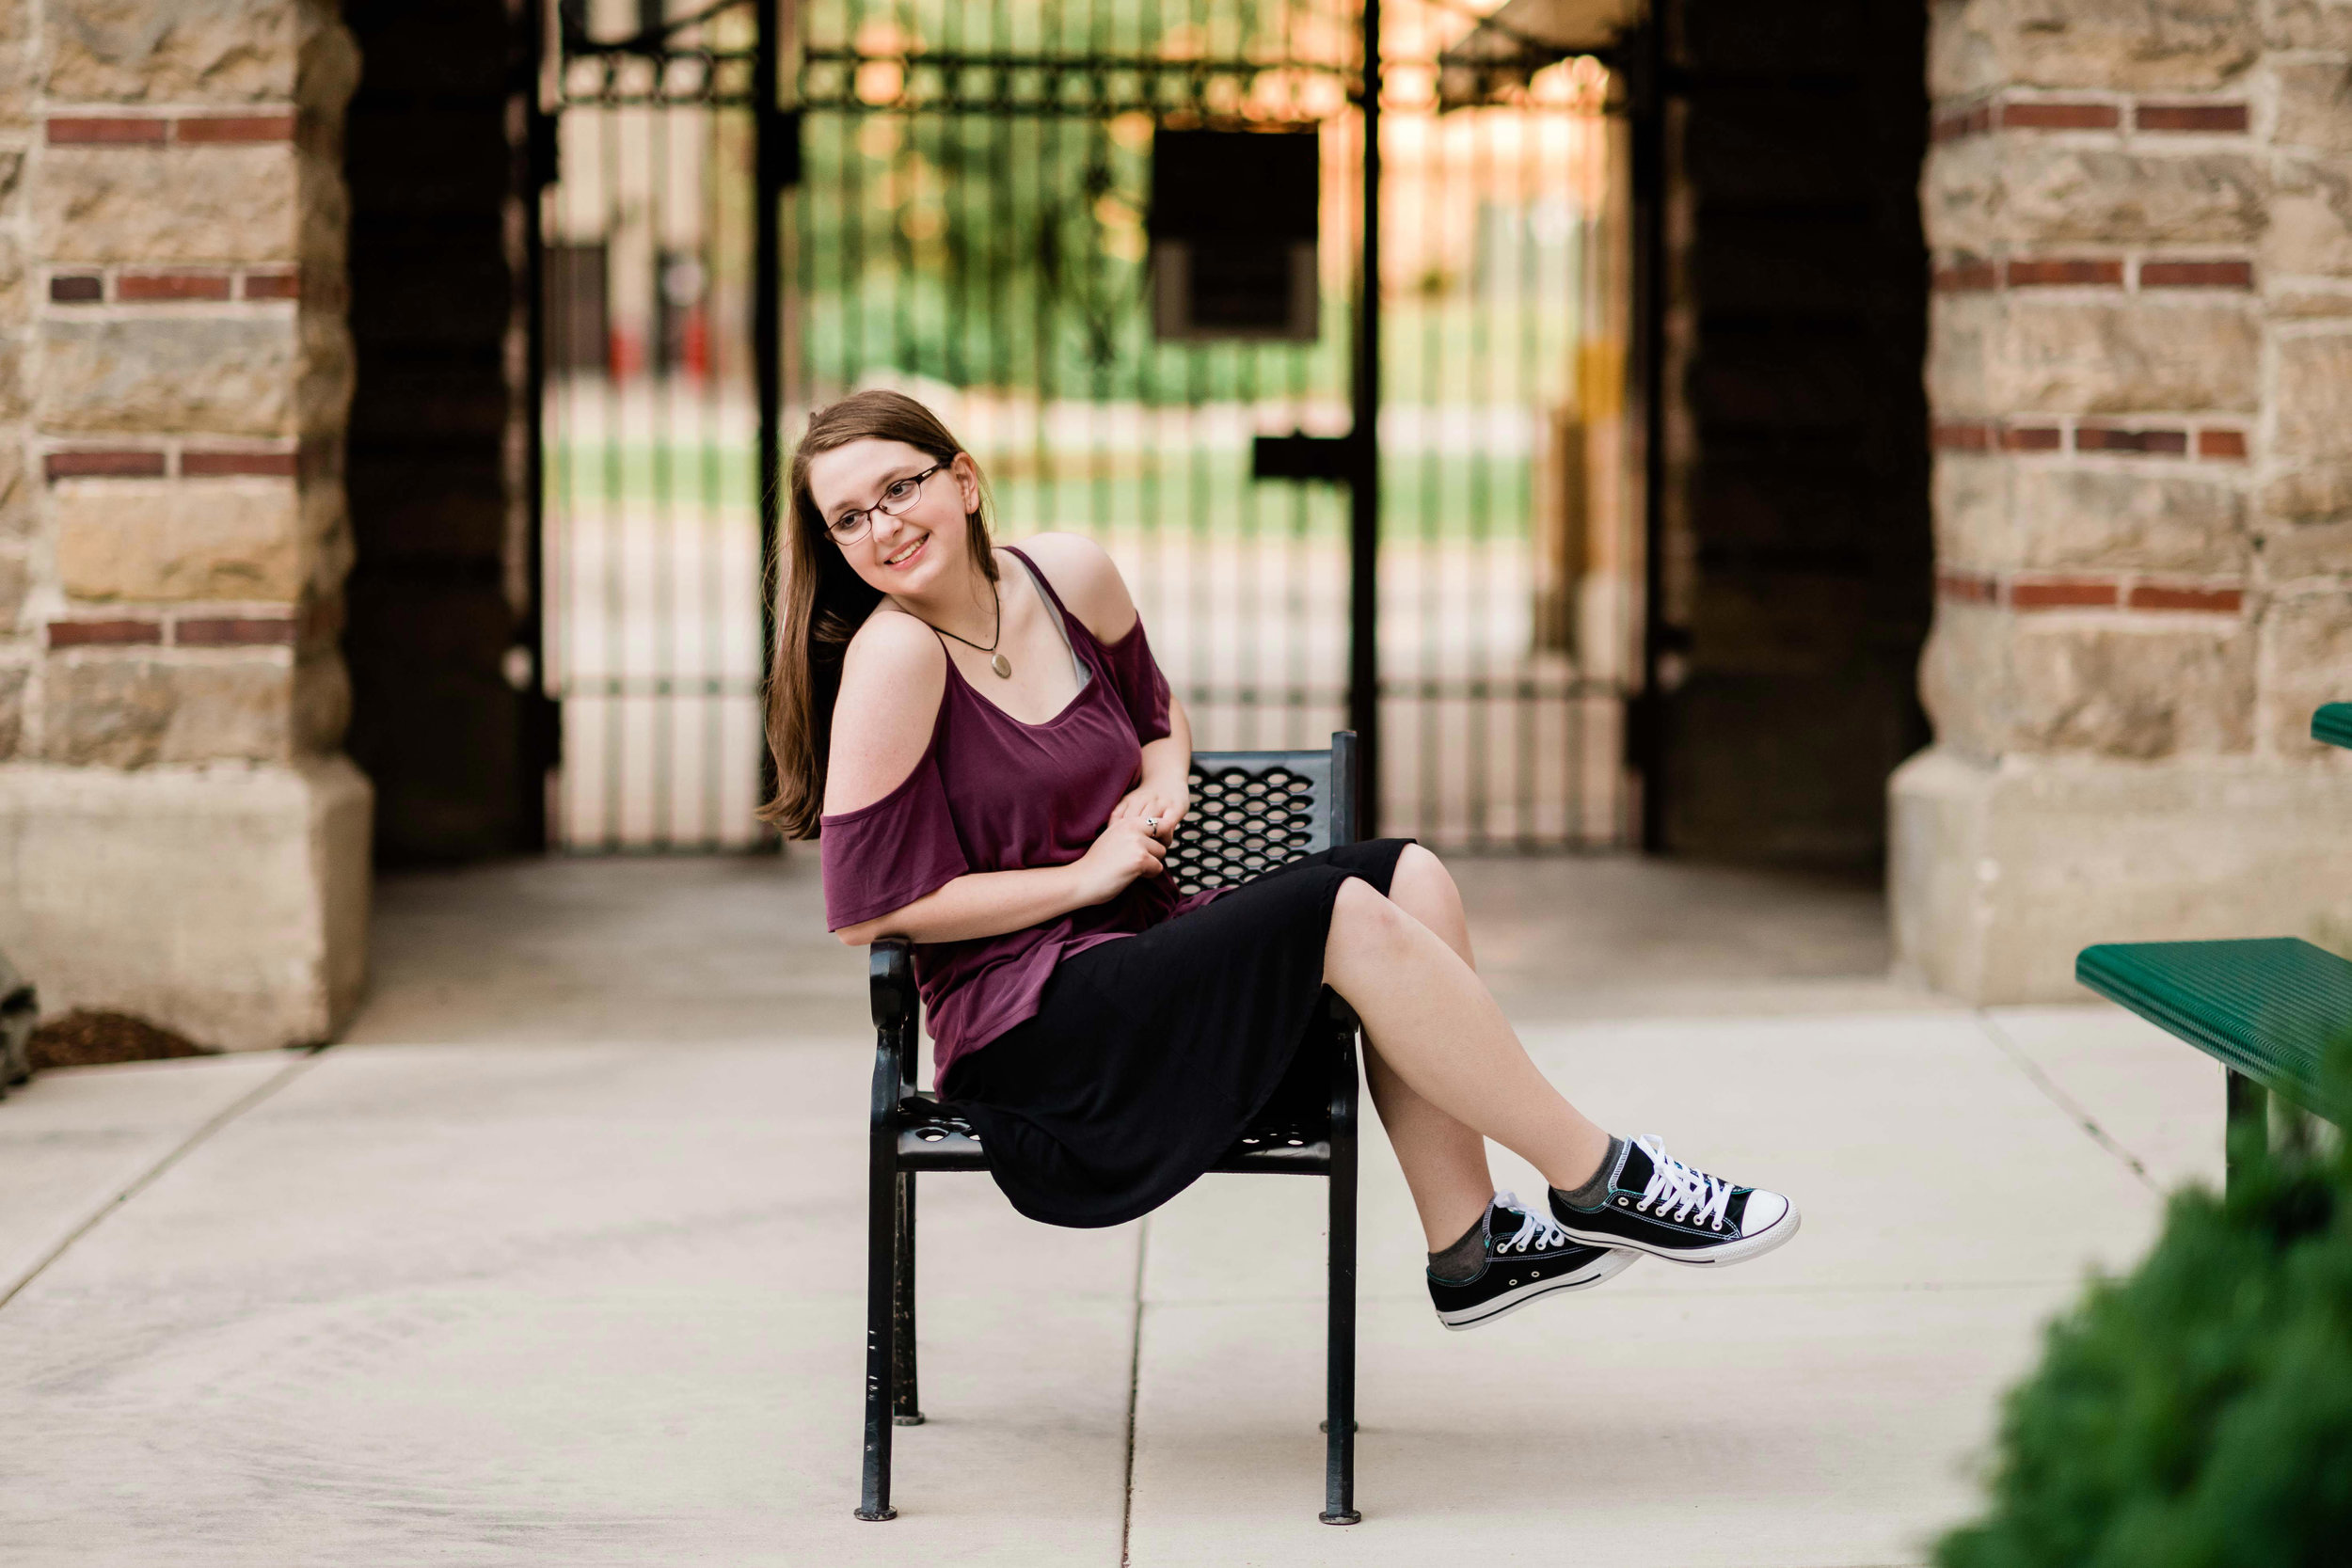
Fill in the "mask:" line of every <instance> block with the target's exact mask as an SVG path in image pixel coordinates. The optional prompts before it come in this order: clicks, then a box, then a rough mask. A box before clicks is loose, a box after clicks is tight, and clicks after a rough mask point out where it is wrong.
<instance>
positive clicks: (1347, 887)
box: [1330, 877, 1412, 950]
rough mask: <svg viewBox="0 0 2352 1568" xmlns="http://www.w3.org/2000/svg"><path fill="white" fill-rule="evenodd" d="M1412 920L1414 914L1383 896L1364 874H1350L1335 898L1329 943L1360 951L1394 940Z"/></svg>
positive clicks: (1344, 948) (1332, 907)
mask: <svg viewBox="0 0 2352 1568" xmlns="http://www.w3.org/2000/svg"><path fill="white" fill-rule="evenodd" d="M1411 921H1412V916H1410V915H1408V914H1406V912H1405V911H1403V910H1400V909H1398V908H1397V907H1396V906H1395V905H1394V904H1392V903H1391V902H1390V901H1389V900H1388V899H1386V898H1384V897H1382V896H1381V895H1380V890H1379V889H1378V888H1376V887H1374V886H1373V885H1372V884H1371V883H1370V882H1367V881H1365V880H1364V879H1362V878H1361V877H1350V878H1348V879H1347V880H1345V881H1343V882H1342V883H1341V884H1340V891H1339V896H1338V897H1336V898H1335V899H1333V900H1332V904H1331V939H1330V942H1331V945H1332V946H1334V947H1338V948H1342V949H1343V950H1361V949H1363V948H1365V947H1367V946H1369V945H1371V944H1374V943H1377V942H1388V941H1391V940H1393V938H1394V937H1395V936H1396V934H1397V933H1398V932H1399V931H1401V930H1402V929H1403V928H1404V927H1405V926H1406V925H1407V924H1410V923H1411Z"/></svg>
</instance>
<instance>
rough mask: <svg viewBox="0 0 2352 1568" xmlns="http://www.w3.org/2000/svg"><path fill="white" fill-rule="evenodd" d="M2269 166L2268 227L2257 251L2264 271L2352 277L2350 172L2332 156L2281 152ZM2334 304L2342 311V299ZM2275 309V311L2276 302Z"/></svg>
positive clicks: (2267, 274)
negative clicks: (2271, 169) (2304, 156)
mask: <svg viewBox="0 0 2352 1568" xmlns="http://www.w3.org/2000/svg"><path fill="white" fill-rule="evenodd" d="M2273 167H2274V169H2275V176H2274V180H2273V183H2272V187H2271V198H2270V227H2269V229H2268V230H2266V231H2265V233H2264V235H2263V238H2262V246H2261V250H2260V259H2261V263H2262V269H2263V273H2264V275H2265V277H2271V278H2279V277H2344V276H2346V275H2352V172H2347V170H2346V169H2345V168H2344V165H2343V163H2342V162H2341V161H2340V160H2336V159H2331V158H2294V157H2287V156H2280V157H2279V158H2277V159H2275V160H2274V161H2273ZM2334 304H2335V307H2336V309H2338V310H2339V311H2341V309H2342V308H2343V304H2344V302H2343V301H2342V300H2341V299H2339V300H2337V301H2335V302H2334ZM2273 309H2274V311H2276V310H2278V309H2279V307H2278V306H2277V305H2276V304H2275V303H2274V306H2273ZM2288 313H2295V314H2300V313H2303V312H2302V311H2301V310H2299V309H2295V310H2290V311H2289V312H2288Z"/></svg>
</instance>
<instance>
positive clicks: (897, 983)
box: [866, 937, 922, 1030]
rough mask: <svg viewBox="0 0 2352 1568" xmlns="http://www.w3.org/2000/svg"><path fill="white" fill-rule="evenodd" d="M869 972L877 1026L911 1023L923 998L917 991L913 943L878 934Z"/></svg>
mask: <svg viewBox="0 0 2352 1568" xmlns="http://www.w3.org/2000/svg"><path fill="white" fill-rule="evenodd" d="M866 981H867V987H868V990H869V991H870V993H871V997H872V1001H873V1006H874V1027H875V1028H877V1029H884V1030H890V1029H897V1028H899V1027H901V1026H912V1025H913V1024H914V1020H915V1015H916V1011H917V1009H918V1008H920V1007H921V1006H922V1001H921V999H920V998H919V997H917V996H916V994H915V990H914V943H912V942H909V941H908V940H907V939H906V938H904V937H876V938H875V939H874V945H873V947H872V949H871V950H870V951H869V952H868V954H867V956H866Z"/></svg>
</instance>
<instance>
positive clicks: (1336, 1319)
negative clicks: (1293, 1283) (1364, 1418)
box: [1321, 1057, 1363, 1525]
mask: <svg viewBox="0 0 2352 1568" xmlns="http://www.w3.org/2000/svg"><path fill="white" fill-rule="evenodd" d="M1343 1060H1345V1061H1346V1066H1347V1069H1348V1070H1349V1071H1351V1072H1352V1071H1353V1069H1354V1068H1355V1063H1354V1061H1353V1059H1352V1058H1351V1057H1343ZM1347 1098H1348V1101H1349V1103H1348V1105H1347V1108H1346V1109H1347V1113H1348V1114H1347V1115H1345V1116H1341V1115H1338V1114H1334V1115H1333V1117H1332V1118H1331V1253H1330V1259H1329V1268H1330V1277H1329V1295H1328V1298H1327V1299H1328V1311H1329V1314H1330V1318H1329V1323H1328V1324H1327V1329H1326V1332H1327V1337H1328V1338H1327V1347H1326V1348H1327V1355H1328V1358H1329V1359H1328V1362H1327V1366H1326V1369H1325V1374H1324V1375H1325V1386H1324V1404H1325V1413H1324V1462H1323V1513H1322V1515H1321V1517H1322V1519H1323V1522H1324V1523H1325V1524H1327V1525H1352V1524H1355V1523H1357V1522H1359V1520H1361V1519H1362V1518H1363V1515H1362V1514H1361V1513H1358V1512H1357V1511H1356V1124H1355V1117H1354V1109H1355V1107H1354V1099H1355V1097H1354V1096H1353V1095H1352V1094H1351V1095H1349V1096H1348V1097H1347ZM1338 1109H1339V1108H1338V1107H1337V1106H1336V1105H1335V1106H1334V1111H1335V1113H1336V1112H1337V1110H1338Z"/></svg>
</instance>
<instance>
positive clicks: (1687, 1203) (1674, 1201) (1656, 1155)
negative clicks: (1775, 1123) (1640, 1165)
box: [1633, 1132, 1731, 1230]
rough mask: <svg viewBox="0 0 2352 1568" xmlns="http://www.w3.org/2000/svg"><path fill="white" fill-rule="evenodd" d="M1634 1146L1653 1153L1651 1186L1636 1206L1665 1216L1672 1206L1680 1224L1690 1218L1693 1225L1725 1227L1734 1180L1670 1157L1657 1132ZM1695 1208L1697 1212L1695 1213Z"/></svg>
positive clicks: (1640, 1138) (1651, 1156)
mask: <svg viewBox="0 0 2352 1568" xmlns="http://www.w3.org/2000/svg"><path fill="white" fill-rule="evenodd" d="M1633 1147H1634V1148H1638V1149H1640V1150H1641V1151H1642V1152H1643V1153H1645V1154H1646V1155H1648V1156H1649V1185H1647V1186H1645V1187H1644V1188H1643V1189H1642V1201H1641V1202H1639V1203H1637V1204H1635V1205H1634V1206H1633V1207H1634V1208H1636V1209H1637V1210H1642V1211H1645V1212H1655V1213H1656V1214H1657V1215H1658V1216H1659V1217H1660V1218H1661V1219H1663V1218H1665V1216H1666V1211H1667V1210H1669V1209H1671V1210H1673V1211H1674V1218H1675V1222H1676V1223H1677V1224H1682V1223H1684V1222H1685V1221H1686V1220H1687V1221H1688V1222H1689V1223H1690V1224H1692V1225H1704V1226H1711V1227H1714V1228H1715V1229H1718V1230H1720V1229H1722V1228H1723V1225H1724V1205H1725V1204H1727V1203H1729V1202H1730V1201H1731V1183H1730V1182H1728V1181H1726V1180H1724V1179H1723V1178H1722V1177H1720V1176H1709V1175H1708V1174H1707V1173H1706V1172H1705V1171H1702V1170H1692V1168H1691V1167H1690V1166H1688V1165H1686V1164H1683V1163H1682V1162H1681V1161H1679V1160H1670V1159H1668V1158H1667V1157H1666V1149H1665V1146H1664V1145H1663V1144H1662V1143H1661V1142H1660V1141H1659V1138H1658V1135H1657V1134H1656V1133H1654V1132H1645V1133H1643V1134H1642V1135H1641V1136H1639V1137H1637V1138H1635V1139H1634V1140H1633ZM1693 1210H1695V1211H1697V1212H1695V1213H1693V1212H1692V1211H1693Z"/></svg>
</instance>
